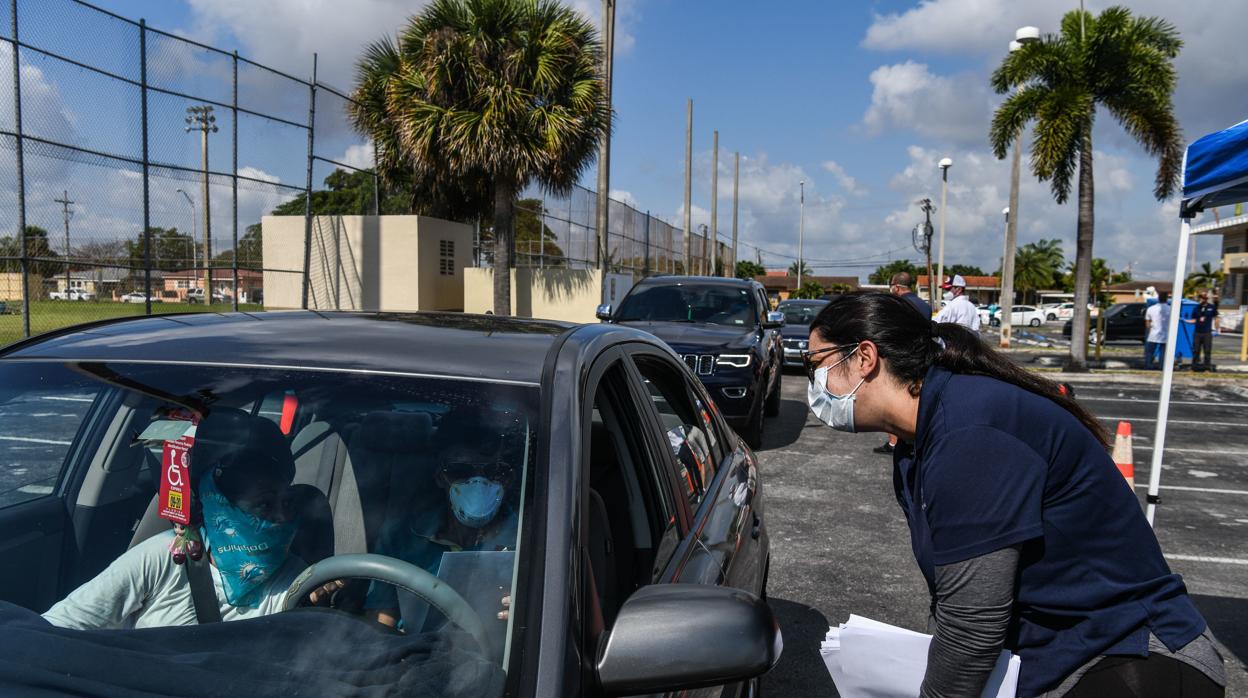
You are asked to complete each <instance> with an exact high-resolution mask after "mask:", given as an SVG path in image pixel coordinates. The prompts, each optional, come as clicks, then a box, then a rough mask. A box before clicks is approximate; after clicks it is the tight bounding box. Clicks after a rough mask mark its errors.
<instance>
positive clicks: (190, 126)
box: [186, 104, 218, 304]
mask: <svg viewBox="0 0 1248 698" xmlns="http://www.w3.org/2000/svg"><path fill="white" fill-rule="evenodd" d="M217 130H218V129H217V117H215V116H213V115H212V105H210V104H203V105H200V106H196V107H187V108H186V132H187V133H190V132H191V131H199V136H200V140H199V148H200V152H201V154H202V155H203V161H204V186H203V201H204V303H205V304H209V303H212V218H211V216H210V215H209V203H208V134H209V133H216V132H217Z"/></svg>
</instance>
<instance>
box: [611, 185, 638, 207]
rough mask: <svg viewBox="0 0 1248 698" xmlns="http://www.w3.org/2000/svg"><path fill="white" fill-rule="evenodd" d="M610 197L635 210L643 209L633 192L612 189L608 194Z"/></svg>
mask: <svg viewBox="0 0 1248 698" xmlns="http://www.w3.org/2000/svg"><path fill="white" fill-rule="evenodd" d="M608 196H609V197H610V198H612V199H615V200H616V201H618V202H620V203H622V204H627V205H629V206H632V207H633V208H635V209H641V208H642V204H641V202H640V201H638V200H637V197H636V196H633V193H632V192H631V191H625V190H623V189H611V190H610V191H609V192H608Z"/></svg>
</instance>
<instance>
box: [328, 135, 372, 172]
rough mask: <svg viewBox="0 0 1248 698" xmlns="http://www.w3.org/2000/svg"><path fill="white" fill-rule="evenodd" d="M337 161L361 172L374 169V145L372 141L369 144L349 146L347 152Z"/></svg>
mask: <svg viewBox="0 0 1248 698" xmlns="http://www.w3.org/2000/svg"><path fill="white" fill-rule="evenodd" d="M335 159H336V160H338V162H341V163H342V164H344V165H350V166H351V167H354V168H356V169H359V170H368V169H372V167H373V144H372V142H371V141H370V142H368V143H356V144H355V145H349V146H347V152H345V153H343V154H342V155H341V156H339V157H338V158H335Z"/></svg>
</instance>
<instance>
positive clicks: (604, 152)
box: [597, 0, 615, 303]
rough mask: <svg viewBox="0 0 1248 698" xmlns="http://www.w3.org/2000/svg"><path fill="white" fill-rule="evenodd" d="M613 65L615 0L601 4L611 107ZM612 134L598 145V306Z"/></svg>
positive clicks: (605, 78) (604, 77) (604, 76)
mask: <svg viewBox="0 0 1248 698" xmlns="http://www.w3.org/2000/svg"><path fill="white" fill-rule="evenodd" d="M614 64H615V0H602V80H603V86H604V87H605V88H606V98H607V108H608V109H610V107H611V74H612V72H613V68H614ZM610 192H611V134H610V132H608V133H607V135H606V136H605V137H604V138H603V139H602V141H600V142H599V143H598V221H597V225H598V270H599V272H600V275H601V277H602V278H601V283H602V288H601V289H600V294H599V295H600V297H601V298H602V300H601V302H603V303H605V302H607V297H606V293H607V255H608V254H609V252H610V239H609V237H610V228H609V226H608V224H609V223H610V216H609V214H610V210H611V200H610V198H609V195H610Z"/></svg>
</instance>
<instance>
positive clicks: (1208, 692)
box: [1066, 654, 1226, 698]
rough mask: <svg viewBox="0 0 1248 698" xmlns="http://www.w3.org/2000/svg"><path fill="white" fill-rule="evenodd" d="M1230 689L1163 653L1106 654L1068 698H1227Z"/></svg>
mask: <svg viewBox="0 0 1248 698" xmlns="http://www.w3.org/2000/svg"><path fill="white" fill-rule="evenodd" d="M1225 695H1226V689H1225V688H1223V687H1222V686H1219V685H1217V684H1216V683H1214V682H1213V680H1211V679H1210V678H1209V677H1208V676H1205V675H1204V674H1203V673H1201V671H1200V670H1199V669H1197V668H1196V667H1193V666H1192V665H1190V664H1187V663H1185V662H1180V661H1179V660H1177V659H1172V658H1170V657H1166V656H1164V655H1160V654H1150V655H1148V656H1147V657H1105V658H1104V659H1102V660H1101V661H1099V662H1097V663H1096V664H1094V665H1093V666H1092V668H1091V669H1089V670H1088V673H1086V674H1084V675H1083V678H1082V679H1080V680H1079V683H1077V684H1075V687H1074V688H1072V689H1071V690H1070V692H1069V693H1067V694H1066V696H1067V698H1223V696H1225Z"/></svg>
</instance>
